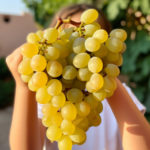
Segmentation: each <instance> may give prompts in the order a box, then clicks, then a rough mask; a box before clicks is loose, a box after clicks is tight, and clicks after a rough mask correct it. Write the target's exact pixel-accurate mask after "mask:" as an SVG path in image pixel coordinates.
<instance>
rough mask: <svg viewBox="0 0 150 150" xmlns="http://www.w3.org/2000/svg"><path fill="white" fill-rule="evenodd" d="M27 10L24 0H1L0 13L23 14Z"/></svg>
mask: <svg viewBox="0 0 150 150" xmlns="http://www.w3.org/2000/svg"><path fill="white" fill-rule="evenodd" d="M24 11H27V9H26V7H25V5H24V3H23V2H22V0H0V13H7V14H21V13H22V12H24Z"/></svg>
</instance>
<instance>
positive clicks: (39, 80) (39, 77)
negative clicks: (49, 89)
mask: <svg viewBox="0 0 150 150" xmlns="http://www.w3.org/2000/svg"><path fill="white" fill-rule="evenodd" d="M47 81H48V77H47V74H46V73H45V72H36V73H34V74H33V76H32V83H33V85H35V86H36V87H37V88H40V87H42V86H44V85H46V83H47Z"/></svg>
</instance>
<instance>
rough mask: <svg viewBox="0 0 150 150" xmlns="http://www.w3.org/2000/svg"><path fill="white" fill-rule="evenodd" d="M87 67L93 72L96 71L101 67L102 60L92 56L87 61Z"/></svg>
mask: <svg viewBox="0 0 150 150" xmlns="http://www.w3.org/2000/svg"><path fill="white" fill-rule="evenodd" d="M88 69H89V70H90V71H91V72H93V73H98V72H100V71H101V70H102V69H103V62H102V60H101V59H100V58H99V57H92V58H91V59H90V60H89V62H88Z"/></svg>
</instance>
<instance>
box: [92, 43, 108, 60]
mask: <svg viewBox="0 0 150 150" xmlns="http://www.w3.org/2000/svg"><path fill="white" fill-rule="evenodd" d="M107 54H108V48H107V47H106V46H105V45H104V44H102V45H101V47H100V49H99V50H98V51H96V52H94V55H95V56H97V57H100V58H103V57H105V56H106V55H107Z"/></svg>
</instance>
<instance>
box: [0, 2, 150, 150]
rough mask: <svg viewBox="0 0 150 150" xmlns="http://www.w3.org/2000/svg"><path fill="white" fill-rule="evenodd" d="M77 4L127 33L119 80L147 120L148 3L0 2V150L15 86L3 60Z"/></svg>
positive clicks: (4, 144) (149, 105) (149, 110)
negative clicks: (93, 9) (95, 9)
mask: <svg viewBox="0 0 150 150" xmlns="http://www.w3.org/2000/svg"><path fill="white" fill-rule="evenodd" d="M77 3H89V4H92V5H94V6H96V7H98V8H99V9H101V10H102V11H103V12H104V14H105V15H106V17H107V19H108V20H109V21H110V23H111V25H112V28H124V29H125V30H126V31H127V33H128V38H127V41H126V44H127V50H126V52H125V53H124V56H123V57H124V63H123V66H122V67H121V76H120V78H121V80H122V81H123V82H126V83H127V84H128V85H129V86H130V87H131V88H132V90H133V92H134V93H135V95H136V96H137V97H138V99H139V100H140V101H141V103H143V104H144V105H145V106H146V108H147V110H146V113H145V116H146V118H147V119H148V121H150V1H149V0H124V1H123V0H63V1H62V0H13V2H12V0H5V1H0V133H1V135H2V136H0V149H2V150H9V145H8V133H9V127H10V122H11V115H12V106H13V96H14V87H15V83H14V81H13V78H12V76H11V74H10V72H9V70H8V68H7V66H6V63H5V57H6V56H7V55H8V54H10V53H11V52H12V51H13V50H14V49H15V48H17V47H18V46H19V45H21V44H23V43H24V42H25V40H26V35H27V33H29V32H34V31H36V30H37V29H39V28H40V29H42V28H46V27H48V25H49V24H50V21H51V19H52V17H53V15H54V14H55V12H57V11H58V10H59V9H60V8H61V7H64V6H67V5H70V4H77Z"/></svg>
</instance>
